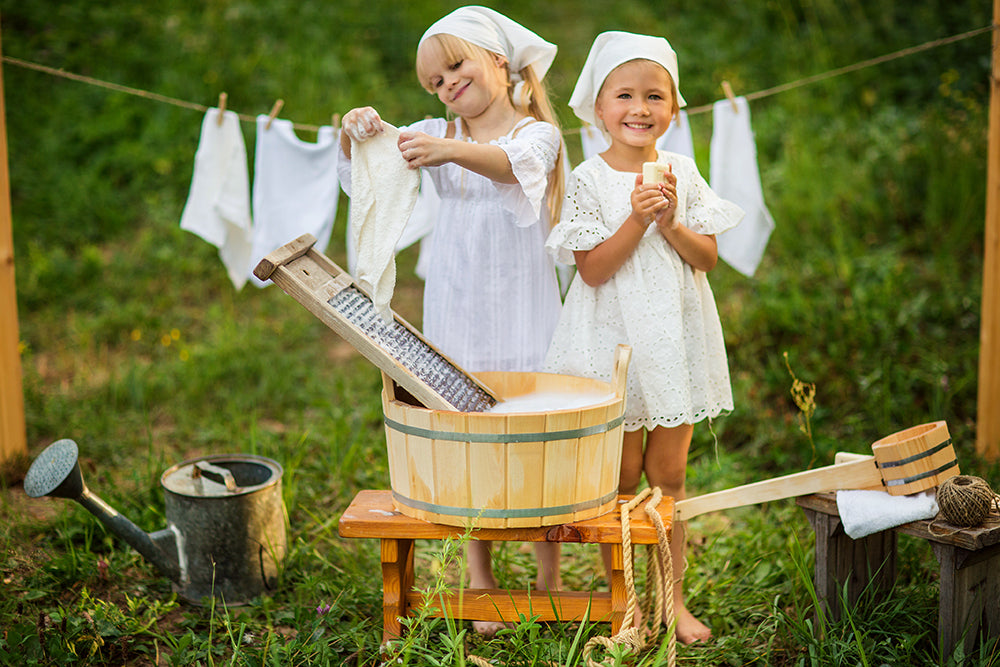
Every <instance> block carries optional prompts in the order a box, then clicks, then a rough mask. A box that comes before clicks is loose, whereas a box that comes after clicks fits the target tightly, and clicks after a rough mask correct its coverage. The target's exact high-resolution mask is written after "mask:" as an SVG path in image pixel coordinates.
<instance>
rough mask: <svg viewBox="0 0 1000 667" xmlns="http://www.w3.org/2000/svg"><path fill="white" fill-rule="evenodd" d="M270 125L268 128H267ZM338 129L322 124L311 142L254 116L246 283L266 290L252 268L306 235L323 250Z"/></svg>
mask: <svg viewBox="0 0 1000 667" xmlns="http://www.w3.org/2000/svg"><path fill="white" fill-rule="evenodd" d="M269 122H270V124H271V127H270V128H269V127H267V125H268V123H269ZM339 141H340V138H339V131H337V130H334V128H333V127H331V126H329V125H325V126H323V127H321V128H320V129H319V131H318V132H317V135H316V142H315V143H310V142H306V141H303V140H301V139H299V138H298V137H297V136H296V134H295V129H294V128H293V127H292V122H291V121H289V120H281V119H274V120H271V119H270V118H269V117H268V116H267V115H265V114H261V115H259V116H257V147H256V154H255V156H254V179H253V215H254V234H253V252H252V255H251V261H250V262H249V270H250V274H251V275H250V280H251V281H252V282H253V283H254V284H255V285H257V286H258V287H266V286H267V285H269V284H270V282H263V281H261V280H260V279H258V278H257V277H256V276H254V275H253V269H254V267H255V266H257V264H258V263H259V262H260V260H261V259H263V258H264V257H265V256H266V255H267V254H268V253H270V252H271V251H273V250H275V249H277V248H280V247H281V246H283V245H285V244H286V243H288V242H289V241H294V240H295V239H296V238H298V237H299V236H301V235H303V234H306V233H309V234H312V235H313V236H315V237H316V245H315V246H314V247H315V248H316V250H318V251H319V252H323V251H324V250H326V246H327V244H328V243H329V242H330V233H331V232H332V231H333V221H334V218H335V217H336V215H337V201H338V197H339V196H340V186H339V181H338V178H337V154H338V152H339V150H338V149H339Z"/></svg>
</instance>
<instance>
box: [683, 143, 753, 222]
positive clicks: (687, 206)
mask: <svg viewBox="0 0 1000 667" xmlns="http://www.w3.org/2000/svg"><path fill="white" fill-rule="evenodd" d="M667 161H668V162H669V163H670V164H671V166H673V167H674V171H675V173H677V188H678V203H679V204H680V205H679V206H678V213H679V214H680V220H679V222H680V223H682V224H683V225H685V226H686V227H687V228H688V229H690V230H691V231H694V232H698V233H699V234H720V233H722V232H724V231H726V230H727V229H732V228H733V227H735V226H736V225H738V224H739V222H740V220H742V219H743V215H744V212H743V209H741V208H740V207H739V206H737V205H736V204H734V203H733V202H731V201H728V200H726V199H723V198H722V197H720V196H719V195H717V194H716V193H715V191H714V190H712V188H711V187H709V185H708V182H706V181H705V179H704V178H703V177H702V175H701V173H700V172H699V171H698V166H697V165H696V164H695V163H694V160H692V159H691V158H689V157H686V156H684V155H678V154H676V153H670V154H668V157H667Z"/></svg>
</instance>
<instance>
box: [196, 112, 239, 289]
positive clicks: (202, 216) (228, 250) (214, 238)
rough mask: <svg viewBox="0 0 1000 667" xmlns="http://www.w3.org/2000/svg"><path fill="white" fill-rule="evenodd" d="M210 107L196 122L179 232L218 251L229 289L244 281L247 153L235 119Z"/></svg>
mask: <svg viewBox="0 0 1000 667" xmlns="http://www.w3.org/2000/svg"><path fill="white" fill-rule="evenodd" d="M219 113H220V112H219V110H218V109H209V110H208V112H207V113H206V114H205V118H204V119H203V120H202V123H201V138H200V139H199V141H198V149H197V150H196V151H195V154H194V173H193V175H192V177H191V190H190V192H189V193H188V198H187V203H185V204H184V211H183V212H182V213H181V229H184V230H187V231H189V232H191V233H193V234H197V235H198V236H200V237H201V238H203V239H204V240H206V241H208V242H209V243H211V244H212V245H214V246H216V247H217V248H218V249H219V257H220V258H221V259H222V263H223V265H224V266H225V267H226V273H227V274H228V275H229V280H230V281H232V283H233V287H235V288H236V289H237V290H238V289H241V288H242V287H243V285H244V284H245V283H246V281H247V273H246V267H247V263H248V262H249V261H250V251H251V247H252V243H253V236H252V235H253V220H252V217H251V214H250V176H249V174H248V173H247V149H246V143H245V142H244V141H243V133H242V131H240V120H239V117H238V116H237V115H236V114H235V113H233V112H232V111H226V112H222V123H221V124H220V123H219Z"/></svg>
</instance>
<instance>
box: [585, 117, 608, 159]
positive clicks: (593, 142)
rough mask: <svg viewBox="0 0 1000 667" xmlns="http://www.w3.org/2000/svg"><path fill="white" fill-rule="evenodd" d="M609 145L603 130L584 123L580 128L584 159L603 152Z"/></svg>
mask: <svg viewBox="0 0 1000 667" xmlns="http://www.w3.org/2000/svg"><path fill="white" fill-rule="evenodd" d="M609 145H610V144H608V140H607V139H605V138H604V135H603V134H601V131H600V130H598V129H597V128H596V127H594V126H593V125H584V126H583V127H581V128H580V146H581V147H582V148H583V159H584V160H589V159H590V158H592V157H594V156H595V155H597V154H598V153H603V152H604V151H606V150H608V146H609Z"/></svg>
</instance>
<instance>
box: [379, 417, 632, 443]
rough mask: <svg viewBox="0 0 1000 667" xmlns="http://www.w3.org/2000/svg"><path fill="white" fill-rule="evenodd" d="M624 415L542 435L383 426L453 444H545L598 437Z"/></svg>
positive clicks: (389, 421)
mask: <svg viewBox="0 0 1000 667" xmlns="http://www.w3.org/2000/svg"><path fill="white" fill-rule="evenodd" d="M624 421H625V415H619V416H618V417H615V418H614V419H612V420H611V421H609V422H605V423H603V424H596V425H594V426H586V427H583V428H574V429H569V430H567V431H545V432H542V433H458V432H455V431H434V430H432V429H428V428H420V427H419V426H410V425H409V424H402V423H400V422H398V421H395V420H393V419H389V418H388V417H386V418H385V425H386V427H388V428H391V429H392V430H393V431H398V432H400V433H404V434H406V435H415V436H418V437H421V438H427V439H428V440H451V441H454V442H500V443H509V442H546V441H548V440H572V439H573V438H585V437H587V436H588V435H598V434H600V433H607V432H608V431H613V430H614V429H616V428H618V427H619V426H621V425H622V423H623V422H624Z"/></svg>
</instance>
